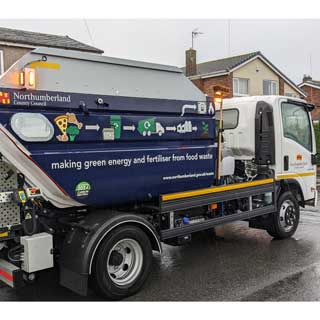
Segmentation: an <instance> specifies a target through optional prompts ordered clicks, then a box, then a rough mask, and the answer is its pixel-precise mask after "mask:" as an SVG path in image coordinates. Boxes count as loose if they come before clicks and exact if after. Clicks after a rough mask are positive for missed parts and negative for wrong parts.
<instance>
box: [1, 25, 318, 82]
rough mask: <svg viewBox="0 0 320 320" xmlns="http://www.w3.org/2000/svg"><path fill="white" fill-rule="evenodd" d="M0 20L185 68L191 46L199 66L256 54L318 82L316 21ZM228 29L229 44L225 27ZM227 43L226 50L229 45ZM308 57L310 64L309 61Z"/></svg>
mask: <svg viewBox="0 0 320 320" xmlns="http://www.w3.org/2000/svg"><path fill="white" fill-rule="evenodd" d="M87 23H88V26H89V30H90V32H91V35H92V38H93V42H94V43H92V42H91V39H90V36H89V33H88V31H87V28H86V25H85V21H84V20H0V26H1V27H8V28H17V29H24V30H30V31H36V32H45V33H54V34H61V35H69V36H70V37H72V38H75V39H77V40H79V41H82V42H86V43H88V44H93V45H95V46H96V47H98V48H100V49H103V50H104V51H105V55H108V56H114V57H120V58H128V59H136V60H143V61H150V62H157V63H163V64H171V65H177V66H182V65H184V52H185V50H186V49H187V48H189V47H190V46H191V31H192V30H193V29H194V28H199V31H201V32H203V33H204V34H203V35H200V36H199V37H198V38H197V39H196V40H195V49H197V52H198V62H203V61H208V60H214V59H218V58H223V57H226V56H229V55H238V54H242V53H248V52H251V51H258V50H260V51H261V52H262V53H263V54H264V55H265V56H266V57H267V58H268V59H269V60H271V62H273V63H274V64H275V65H276V66H277V67H278V68H279V69H280V70H281V71H283V72H284V73H285V74H286V75H287V76H288V77H289V78H291V79H292V80H293V81H295V82H296V83H299V82H300V81H301V79H302V76H303V74H304V73H307V74H310V73H311V71H312V76H313V78H314V79H319V80H320V56H319V52H320V41H317V36H316V35H317V34H320V20H229V21H228V20H218V19H212V20H87ZM229 23H230V42H229V41H228V34H229V33H228V24H229ZM229 43H230V45H229ZM310 57H311V61H310Z"/></svg>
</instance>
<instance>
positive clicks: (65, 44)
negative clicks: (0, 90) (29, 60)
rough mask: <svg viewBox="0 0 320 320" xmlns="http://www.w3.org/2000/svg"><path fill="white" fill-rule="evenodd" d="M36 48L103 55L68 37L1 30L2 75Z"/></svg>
mask: <svg viewBox="0 0 320 320" xmlns="http://www.w3.org/2000/svg"><path fill="white" fill-rule="evenodd" d="M35 47H51V48H60V49H68V50H78V51H82V52H89V53H95V54H102V53H103V51H102V50H100V49H98V48H95V47H92V46H89V45H87V44H85V43H82V42H79V41H77V40H74V39H72V38H70V37H68V36H57V35H53V34H45V33H38V32H30V31H23V30H16V29H8V28H0V74H2V73H3V72H5V71H6V70H7V69H8V68H9V67H10V66H11V65H12V64H13V63H15V62H16V61H17V60H19V59H20V58H21V57H22V56H23V55H25V54H26V53H27V52H29V51H31V50H33V49H34V48H35Z"/></svg>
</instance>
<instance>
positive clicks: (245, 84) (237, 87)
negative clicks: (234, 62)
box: [233, 78, 249, 96]
mask: <svg viewBox="0 0 320 320" xmlns="http://www.w3.org/2000/svg"><path fill="white" fill-rule="evenodd" d="M248 94H249V80H248V79H243V78H233V95H234V96H247V95H248Z"/></svg>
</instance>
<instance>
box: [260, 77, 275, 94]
mask: <svg viewBox="0 0 320 320" xmlns="http://www.w3.org/2000/svg"><path fill="white" fill-rule="evenodd" d="M277 88H278V84H277V81H274V80H263V95H265V96H269V95H275V94H277Z"/></svg>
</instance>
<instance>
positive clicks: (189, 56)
mask: <svg viewBox="0 0 320 320" xmlns="http://www.w3.org/2000/svg"><path fill="white" fill-rule="evenodd" d="M196 74H197V51H196V50H194V49H191V48H190V49H189V50H186V76H187V77H189V76H194V75H196Z"/></svg>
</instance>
